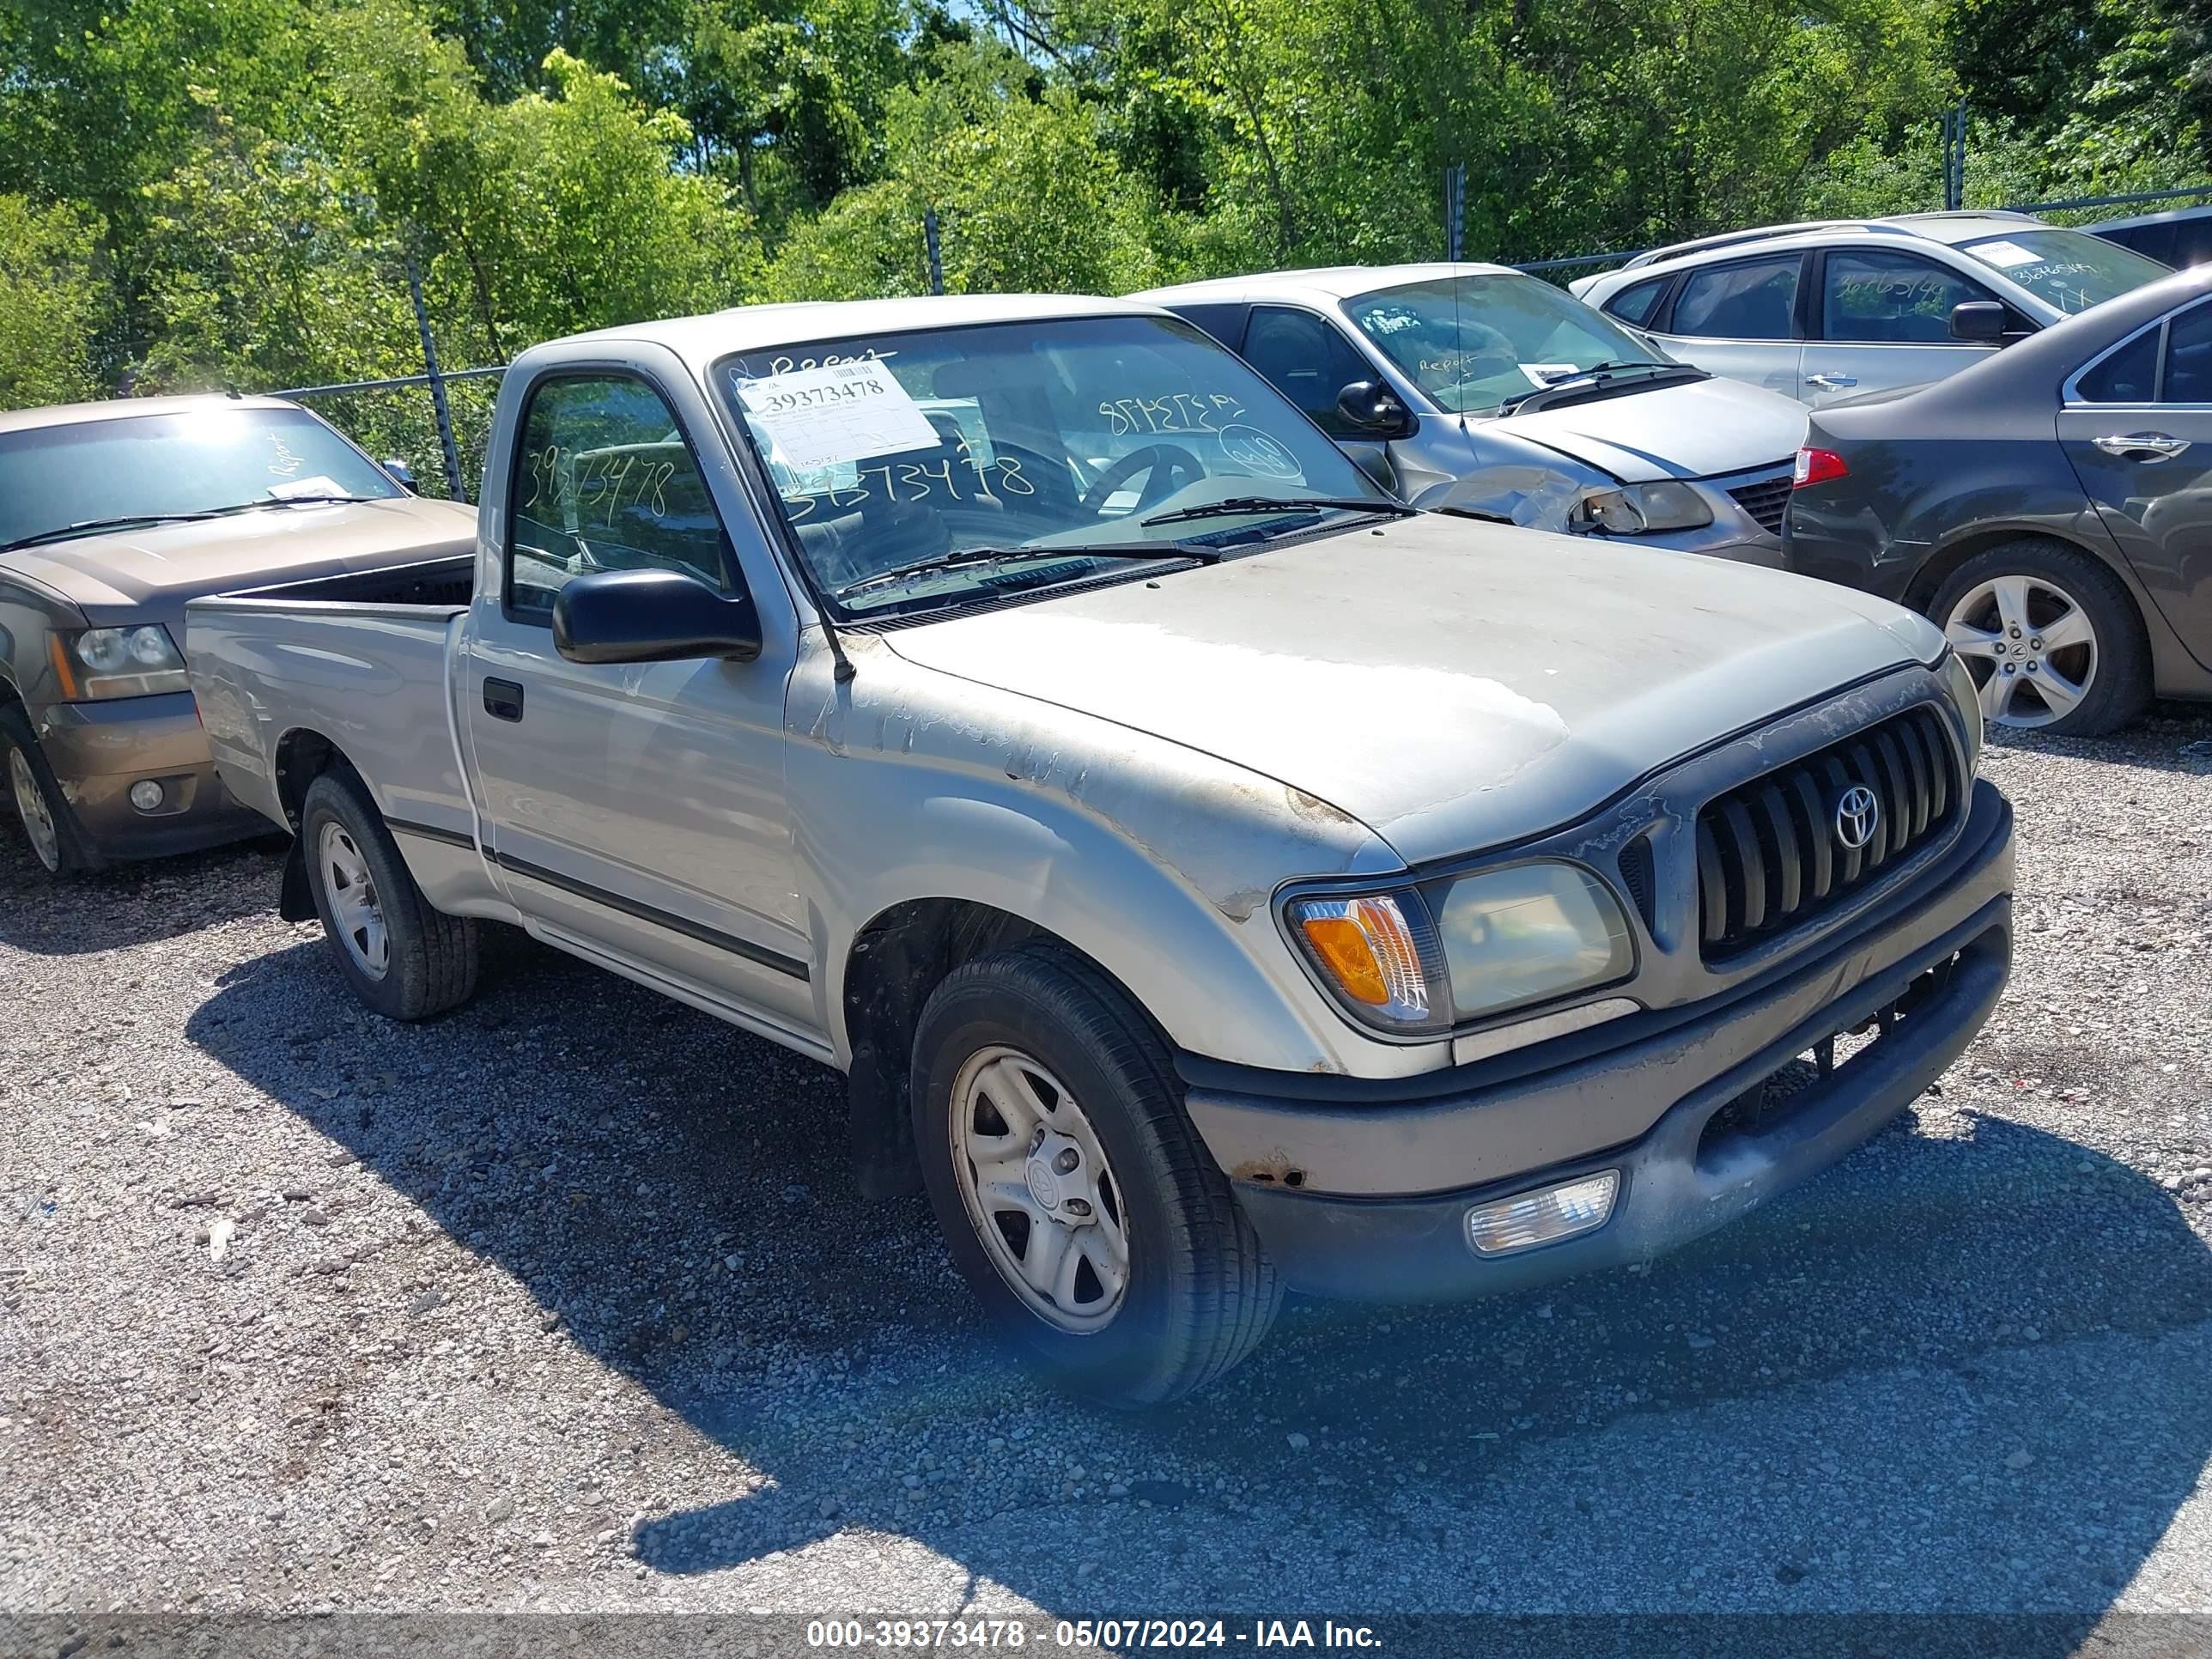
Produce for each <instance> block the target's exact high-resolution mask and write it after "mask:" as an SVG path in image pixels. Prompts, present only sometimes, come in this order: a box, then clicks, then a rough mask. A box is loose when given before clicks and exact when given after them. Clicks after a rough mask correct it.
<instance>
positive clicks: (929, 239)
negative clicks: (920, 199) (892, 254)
mask: <svg viewBox="0 0 2212 1659" xmlns="http://www.w3.org/2000/svg"><path fill="white" fill-rule="evenodd" d="M921 245H922V248H923V250H924V251H925V252H927V254H928V255H929V291H930V292H931V293H932V294H942V293H944V292H945V258H944V255H943V253H942V252H941V251H940V250H939V246H938V241H937V210H936V209H935V208H925V209H924V210H922V215H921Z"/></svg>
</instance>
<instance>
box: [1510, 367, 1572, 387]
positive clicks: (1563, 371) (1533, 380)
mask: <svg viewBox="0 0 2212 1659" xmlns="http://www.w3.org/2000/svg"><path fill="white" fill-rule="evenodd" d="M1520 367H1521V372H1522V374H1525V375H1527V376H1528V384H1529V385H1530V386H1535V387H1537V388H1539V389H1540V390H1541V388H1542V387H1545V386H1549V385H1551V383H1552V382H1553V381H1554V380H1565V379H1566V378H1567V376H1568V375H1570V374H1581V373H1582V370H1581V369H1579V368H1576V367H1575V365H1574V364H1572V363H1522V365H1521V366H1520Z"/></svg>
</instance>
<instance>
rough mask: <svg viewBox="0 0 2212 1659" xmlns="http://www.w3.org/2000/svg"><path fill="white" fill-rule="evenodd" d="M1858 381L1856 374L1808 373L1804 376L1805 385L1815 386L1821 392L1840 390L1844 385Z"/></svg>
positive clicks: (1852, 384) (1855, 383)
mask: <svg viewBox="0 0 2212 1659" xmlns="http://www.w3.org/2000/svg"><path fill="white" fill-rule="evenodd" d="M1858 383H1859V377H1858V376H1857V375H1856V374H1808V375H1807V376H1806V377H1805V384H1806V385H1807V386H1818V387H1820V390H1821V391H1823V392H1841V391H1842V390H1843V389H1844V387H1845V386H1857V384H1858Z"/></svg>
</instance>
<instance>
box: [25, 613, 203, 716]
mask: <svg viewBox="0 0 2212 1659" xmlns="http://www.w3.org/2000/svg"><path fill="white" fill-rule="evenodd" d="M52 658H53V665H54V674H55V677H56V678H58V679H59V680H60V682H61V688H62V697H63V700H64V702H92V701H94V700H96V699H98V698H101V697H150V696H159V695H160V694H161V693H162V692H166V691H188V690H191V680H190V679H189V678H187V677H186V676H185V659H184V657H183V656H182V654H181V653H179V651H178V650H177V647H176V642H175V641H173V640H172V639H170V637H169V631H168V629H165V628H162V627H161V626H159V625H158V624H156V623H146V624H145V625H143V626H142V627H138V628H88V629H85V630H84V631H83V632H82V633H79V634H57V635H54V636H53V648H52Z"/></svg>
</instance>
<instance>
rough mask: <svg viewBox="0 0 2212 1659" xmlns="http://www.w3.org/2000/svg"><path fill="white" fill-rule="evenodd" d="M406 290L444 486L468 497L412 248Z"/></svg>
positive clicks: (458, 496) (459, 497)
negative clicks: (419, 340)
mask: <svg viewBox="0 0 2212 1659" xmlns="http://www.w3.org/2000/svg"><path fill="white" fill-rule="evenodd" d="M407 293H408V297H409V298H410V299H412V300H413V301H415V330H416V333H418V334H420V335H421V336H422V372H423V373H424V374H427V375H428V376H429V377H430V407H431V409H432V410H434V411H435V413H436V415H437V417H438V442H439V443H440V445H441V446H442V447H443V448H444V449H445V452H446V488H447V490H448V491H450V492H451V493H452V495H453V499H454V500H455V501H466V500H468V498H469V496H468V491H467V489H465V488H464V487H463V485H462V483H461V451H460V446H459V445H458V444H456V443H455V442H454V441H453V408H452V406H451V405H450V404H447V401H446V377H445V376H444V375H443V374H441V373H440V372H439V369H438V347H437V343H436V342H435V341H434V340H433V339H432V338H431V337H430V312H429V308H428V307H427V306H425V305H424V304H423V303H422V271H421V270H420V269H419V268H417V266H416V264H415V251H414V250H413V249H412V248H410V249H409V250H408V251H407Z"/></svg>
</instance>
